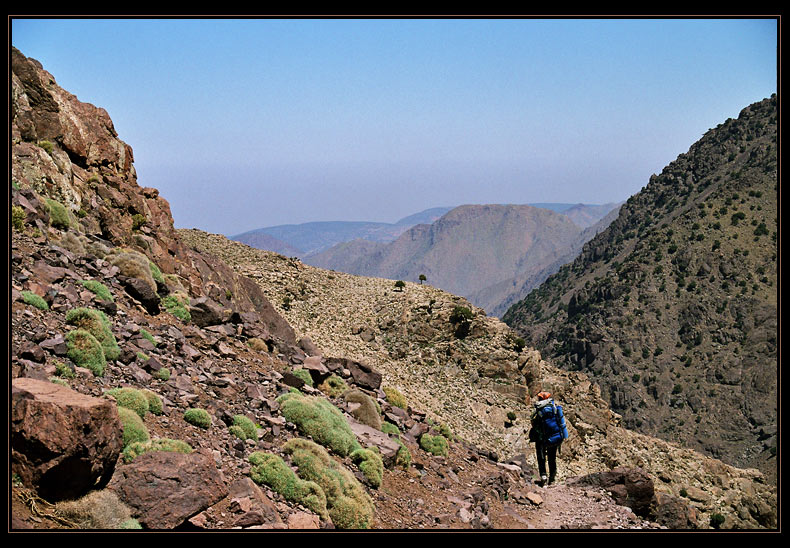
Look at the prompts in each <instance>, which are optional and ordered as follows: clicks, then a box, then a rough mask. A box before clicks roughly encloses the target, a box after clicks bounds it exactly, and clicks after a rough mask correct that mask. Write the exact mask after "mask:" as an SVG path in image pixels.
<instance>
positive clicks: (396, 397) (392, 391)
mask: <svg viewBox="0 0 790 548" xmlns="http://www.w3.org/2000/svg"><path fill="white" fill-rule="evenodd" d="M382 390H383V391H384V394H386V396H387V402H388V403H389V404H390V405H394V406H395V407H400V408H401V409H406V408H407V407H408V406H409V404H408V402H407V401H406V398H405V397H404V396H403V394H401V393H400V391H399V390H398V389H397V388H393V387H391V386H384V387H382Z"/></svg>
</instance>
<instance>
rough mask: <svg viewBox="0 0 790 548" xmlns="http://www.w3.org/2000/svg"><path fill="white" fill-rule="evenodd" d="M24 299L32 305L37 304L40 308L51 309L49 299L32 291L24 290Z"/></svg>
mask: <svg viewBox="0 0 790 548" xmlns="http://www.w3.org/2000/svg"><path fill="white" fill-rule="evenodd" d="M22 300H23V301H24V302H25V304H29V305H30V306H35V307H36V308H38V309H39V310H49V305H48V304H47V301H45V300H44V299H43V298H41V297H39V296H38V295H36V294H35V293H33V292H32V291H23V292H22Z"/></svg>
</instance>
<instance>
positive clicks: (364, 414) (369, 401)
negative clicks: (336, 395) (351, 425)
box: [343, 390, 381, 430]
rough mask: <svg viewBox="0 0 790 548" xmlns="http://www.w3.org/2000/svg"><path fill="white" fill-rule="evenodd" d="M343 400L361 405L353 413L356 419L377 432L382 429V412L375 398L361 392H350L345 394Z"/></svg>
mask: <svg viewBox="0 0 790 548" xmlns="http://www.w3.org/2000/svg"><path fill="white" fill-rule="evenodd" d="M343 399H344V400H346V401H347V402H351V403H358V404H360V405H359V407H358V408H356V409H355V410H354V411H352V413H351V415H353V417H354V418H355V419H357V420H358V421H359V422H361V423H362V424H367V425H368V426H370V427H372V428H375V429H376V430H380V429H381V415H380V411H381V410H380V408H379V407H378V405H377V404H376V401H375V400H373V398H371V397H370V396H368V395H367V394H365V393H364V392H362V391H361V390H349V391H348V392H346V393H344V394H343Z"/></svg>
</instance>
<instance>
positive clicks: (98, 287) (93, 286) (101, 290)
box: [80, 280, 115, 303]
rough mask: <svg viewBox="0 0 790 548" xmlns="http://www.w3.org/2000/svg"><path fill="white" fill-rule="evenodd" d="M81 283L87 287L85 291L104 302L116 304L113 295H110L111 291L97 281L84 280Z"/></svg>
mask: <svg viewBox="0 0 790 548" xmlns="http://www.w3.org/2000/svg"><path fill="white" fill-rule="evenodd" d="M80 283H81V284H82V285H83V286H84V287H85V289H87V290H88V291H90V292H92V293H93V294H95V295H96V296H97V297H99V299H101V300H102V301H105V302H110V303H111V302H115V299H114V298H113V296H112V293H110V290H109V289H108V288H107V286H106V285H104V284H103V283H101V282H98V281H96V280H82V281H81V282H80Z"/></svg>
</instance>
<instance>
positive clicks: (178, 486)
mask: <svg viewBox="0 0 790 548" xmlns="http://www.w3.org/2000/svg"><path fill="white" fill-rule="evenodd" d="M108 488H109V489H112V490H113V491H115V492H116V493H117V494H118V497H119V498H120V499H121V500H122V501H123V502H124V503H126V504H127V505H128V506H129V507H131V508H132V509H133V514H134V516H135V517H136V518H137V520H138V521H139V522H140V523H141V524H142V525H143V526H144V527H146V528H148V529H173V528H174V527H177V526H179V525H181V524H182V523H184V522H185V521H186V520H188V519H189V518H191V517H192V516H195V515H196V514H198V513H200V512H202V511H203V510H205V509H206V508H208V507H209V506H211V505H213V504H215V503H217V502H219V501H220V500H222V499H223V498H225V496H227V494H228V489H227V487H226V486H225V478H224V477H223V475H222V472H220V471H219V470H218V469H217V465H216V463H215V462H214V458H213V457H212V456H211V454H210V453H208V452H201V451H196V452H194V453H190V454H188V455H185V454H183V453H167V452H151V453H146V454H144V455H141V456H139V457H137V458H136V459H134V461H133V462H132V463H131V464H128V465H123V466H120V467H119V468H118V470H117V471H116V473H115V475H114V476H113V478H112V481H111V482H110V484H109V485H108Z"/></svg>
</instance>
